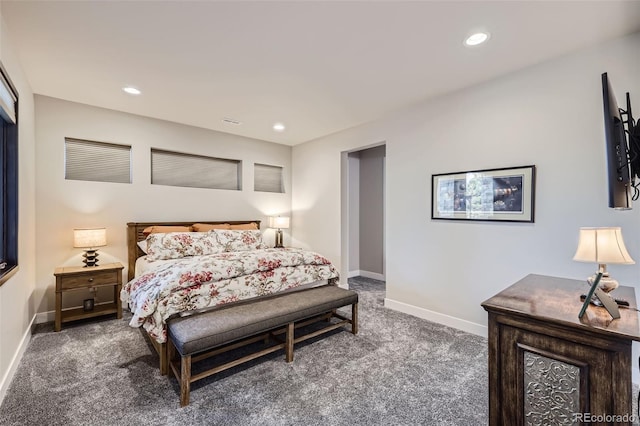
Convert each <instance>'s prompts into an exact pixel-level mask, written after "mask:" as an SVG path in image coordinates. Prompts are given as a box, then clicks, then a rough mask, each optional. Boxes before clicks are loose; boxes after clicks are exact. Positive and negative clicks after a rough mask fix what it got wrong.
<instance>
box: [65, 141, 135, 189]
mask: <svg viewBox="0 0 640 426" xmlns="http://www.w3.org/2000/svg"><path fill="white" fill-rule="evenodd" d="M65 179H68V180H89V181H98V182H116V183H131V146H130V145H118V144H112V143H105V142H94V141H86V140H80V139H71V138H66V139H65Z"/></svg>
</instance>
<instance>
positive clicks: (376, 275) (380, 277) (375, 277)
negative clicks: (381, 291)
mask: <svg viewBox="0 0 640 426" xmlns="http://www.w3.org/2000/svg"><path fill="white" fill-rule="evenodd" d="M348 277H349V278H353V277H365V278H371V279H372V280H378V281H385V276H384V275H383V274H379V273H377V272H369V271H363V270H361V269H357V270H355V271H349V275H348Z"/></svg>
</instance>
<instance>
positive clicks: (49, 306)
mask: <svg viewBox="0 0 640 426" xmlns="http://www.w3.org/2000/svg"><path fill="white" fill-rule="evenodd" d="M35 99H36V101H35V102H36V135H37V151H36V165H37V168H38V173H37V202H38V213H37V219H36V228H37V233H38V248H37V256H38V267H37V273H36V300H37V302H38V305H37V309H38V312H40V313H43V312H51V311H53V310H54V300H55V299H54V283H55V281H54V277H53V271H54V269H55V267H56V266H60V265H73V264H76V265H81V259H80V254H81V250H80V249H74V248H73V247H72V230H73V228H76V227H92V226H104V227H106V228H107V240H108V245H107V246H106V247H103V248H102V249H100V253H101V254H100V262H101V263H107V262H109V261H112V260H116V261H120V262H122V263H123V264H124V265H125V266H126V260H127V251H126V223H127V222H146V221H171V220H175V221H198V220H201V221H202V220H234V219H236V220H242V219H260V220H262V229H263V230H266V227H267V226H268V220H267V217H268V216H270V215H276V214H283V215H289V214H290V208H291V172H290V171H291V147H289V146H286V145H280V144H275V143H270V142H264V141H259V140H255V139H249V138H245V137H240V136H233V135H230V134H226V133H221V132H215V131H211V130H206V129H201V128H196V127H191V126H185V125H181V124H176V123H171V122H167V121H161V120H156V119H151V118H146V117H141V116H136V115H132V114H127V113H122V112H118V111H112V110H107V109H103V108H96V107H91V106H87V105H82V104H78V103H73V102H67V101H63V100H60V99H54V98H49V97H44V96H39V95H38V96H36V98H35ZM65 137H73V138H78V139H88V140H94V141H102V142H113V143H120V144H128V145H131V146H132V169H133V173H132V174H133V183H132V184H116V183H104V182H85V181H71V180H65V179H64V141H65ZM150 148H161V149H168V150H175V151H179V152H186V153H192V154H201V155H208V156H214V157H222V158H231V159H238V160H242V161H243V165H242V169H243V173H242V181H243V190H242V191H229V190H214V189H200V188H179V187H170V186H161V185H151V184H150V176H151V172H150V153H149V152H150ZM254 162H257V163H263V164H271V165H277V166H282V167H284V174H285V175H284V183H285V193H284V194H276V193H266V192H254V191H253V163H254ZM265 238H266V241H267V242H268V243H273V238H274V233H273V230H266V231H265ZM289 240H290V239H289V236H288V234H285V243H288V241H289ZM106 291H107V292H108V289H107V290H106ZM77 293H81V292H77ZM74 296H75V297H72V296H71V295H70V297H68V298H67V299H66V300H63V306H73V305H78V304H79V303H80V301H81V300H82V298H83V297H84V296H85V295H82V294H76V295H74ZM50 317H51V315H50V314H49V315H48V316H47V317H46V318H42V320H43V321H44V320H45V319H50Z"/></svg>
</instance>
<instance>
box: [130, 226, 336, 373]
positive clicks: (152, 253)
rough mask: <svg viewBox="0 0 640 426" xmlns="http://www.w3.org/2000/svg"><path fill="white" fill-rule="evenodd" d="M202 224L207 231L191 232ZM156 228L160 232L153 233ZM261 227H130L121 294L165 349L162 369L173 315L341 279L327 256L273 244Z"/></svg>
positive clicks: (159, 347)
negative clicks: (167, 333)
mask: <svg viewBox="0 0 640 426" xmlns="http://www.w3.org/2000/svg"><path fill="white" fill-rule="evenodd" d="M194 224H196V225H195V226H196V227H198V226H199V227H200V229H198V230H202V229H207V230H206V231H204V232H184V231H185V228H184V227H187V228H189V230H191V228H192V227H193V226H194ZM227 226H229V227H235V228H239V229H233V230H229V228H227ZM151 227H156V228H154V229H158V230H159V231H157V232H155V233H153V234H150V235H151V236H149V234H148V231H149V230H150V229H151ZM252 228H253V229H252ZM259 228H260V221H258V220H249V221H201V222H153V223H152V222H144V223H140V222H132V223H128V224H127V247H128V275H127V278H128V282H127V284H126V285H125V286H123V290H122V293H121V299H122V301H123V304H125V306H127V305H128V306H129V308H130V310H131V312H132V318H131V321H130V325H131V326H134V327H141V328H143V329H144V330H145V331H146V334H147V335H148V336H149V338H150V341H151V343H152V344H153V346H154V348H155V349H156V350H157V352H158V354H159V356H160V370H161V373H162V374H166V372H167V348H166V324H167V322H168V321H170V320H171V319H172V318H175V317H177V316H185V315H193V314H197V313H200V312H205V311H208V310H211V309H216V308H217V307H219V306H228V305H229V304H239V303H251V301H252V300H256V299H261V298H266V297H270V296H272V295H274V294H279V293H282V292H286V291H297V290H301V289H306V288H311V287H316V286H320V285H335V284H337V280H338V273H337V270H336V269H335V267H334V266H333V265H331V263H330V262H329V261H328V260H327V259H326V258H324V257H323V256H321V255H319V254H317V253H314V252H310V251H306V250H301V249H295V248H284V249H282V248H279V249H275V248H272V247H265V246H266V244H265V243H264V241H262V235H261V233H260V231H259ZM145 230H146V231H147V232H145ZM165 230H166V231H165ZM148 236H149V238H147V237H148ZM141 242H144V243H143V244H139V243H141ZM176 242H177V243H176ZM176 244H178V246H179V247H178V254H175V253H176V252H175V250H174V249H175V247H174V246H175V245H176ZM142 247H145V250H146V251H147V252H148V253H145V251H143V249H142ZM221 247H223V248H221ZM136 271H137V273H136Z"/></svg>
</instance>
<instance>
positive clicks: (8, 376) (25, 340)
mask: <svg viewBox="0 0 640 426" xmlns="http://www.w3.org/2000/svg"><path fill="white" fill-rule="evenodd" d="M36 316H37V315H34V316H33V318H31V322H30V323H29V327H27V330H26V331H25V332H24V335H23V336H22V340H21V341H20V344H19V345H18V350H17V351H16V353H15V354H14V355H13V359H12V360H11V362H10V363H9V368H8V369H7V372H6V373H5V375H4V377H3V378H2V381H1V382H0V405H2V401H3V400H4V397H5V395H6V394H7V390H8V389H9V385H10V384H11V381H12V380H13V375H14V374H15V373H16V370H17V369H18V365H19V364H20V360H21V359H22V356H23V355H24V352H25V351H26V350H27V346H29V342H30V341H31V331H32V330H33V325H34V323H35V320H36Z"/></svg>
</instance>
